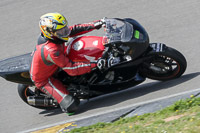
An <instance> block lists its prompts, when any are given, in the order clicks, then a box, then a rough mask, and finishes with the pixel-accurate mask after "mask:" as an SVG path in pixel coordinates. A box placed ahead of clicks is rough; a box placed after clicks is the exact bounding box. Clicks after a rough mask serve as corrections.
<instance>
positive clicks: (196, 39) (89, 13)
mask: <svg viewBox="0 0 200 133" xmlns="http://www.w3.org/2000/svg"><path fill="white" fill-rule="evenodd" d="M199 7H200V1H199V0H190V1H188V0H166V1H160V0H151V1H148V0H137V1H136V0H124V1H122V0H82V1H80V0H73V1H69V0H58V1H55V0H42V1H41V0H34V1H33V0H1V1H0V19H1V20H0V37H1V39H0V46H1V48H0V59H5V58H8V57H13V56H16V55H20V54H24V53H28V52H31V51H32V50H33V49H34V46H35V45H36V42H37V41H36V40H37V37H38V35H39V33H40V30H39V28H38V21H39V17H40V16H41V15H43V14H45V13H48V12H60V13H62V14H64V15H65V16H66V17H67V19H68V21H69V24H70V25H72V24H77V23H85V22H90V21H93V20H97V19H100V18H103V17H110V18H114V17H119V18H134V19H136V20H138V21H139V22H140V23H141V24H142V25H143V26H144V27H145V29H146V30H147V31H148V33H149V37H150V42H162V43H165V44H167V45H168V46H171V47H173V48H176V49H178V50H179V51H181V52H182V53H183V54H184V55H185V57H186V59H187V62H188V68H187V70H186V72H185V73H184V75H183V76H182V77H181V78H179V79H175V80H172V81H167V82H158V81H153V80H147V81H145V82H144V83H143V84H141V85H138V86H137V87H134V88H130V89H129V90H127V91H122V92H120V93H114V94H111V95H106V96H101V97H98V98H95V99H91V100H90V101H89V102H83V103H82V104H81V106H80V108H79V111H78V113H77V114H76V115H74V116H70V117H69V116H67V115H66V114H64V113H62V112H61V111H60V110H59V109H58V110H52V111H45V110H39V109H35V108H32V107H30V106H27V105H26V104H25V103H23V101H22V100H21V99H20V98H19V96H18V94H17V89H16V88H17V84H15V83H11V82H8V81H6V80H4V79H2V78H1V79H0V84H1V86H0V90H1V92H0V132H4V133H14V132H21V131H25V130H29V129H32V128H37V127H40V126H45V125H47V124H53V123H56V122H60V121H64V120H73V119H77V118H79V117H83V116H87V115H89V114H90V115H91V114H93V115H95V114H96V113H101V112H103V111H105V110H106V111H108V110H111V109H114V108H120V107H123V106H127V105H129V104H132V103H139V102H144V101H148V100H152V99H155V98H161V97H164V96H168V95H173V94H176V93H180V92H184V91H188V90H192V89H197V88H200V84H199V81H200V76H199V74H200V68H199V66H200V61H199V57H200V52H199V49H200V16H199V14H200V9H199ZM99 32H100V31H94V32H91V33H90V34H88V35H98V34H99Z"/></svg>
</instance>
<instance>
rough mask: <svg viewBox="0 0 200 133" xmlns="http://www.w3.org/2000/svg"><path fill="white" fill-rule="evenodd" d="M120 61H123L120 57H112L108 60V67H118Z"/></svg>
mask: <svg viewBox="0 0 200 133" xmlns="http://www.w3.org/2000/svg"><path fill="white" fill-rule="evenodd" d="M120 61H121V60H120V57H112V58H110V59H108V63H107V66H108V67H111V66H114V65H117V64H118V63H120Z"/></svg>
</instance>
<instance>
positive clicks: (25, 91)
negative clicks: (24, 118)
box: [17, 84, 59, 110]
mask: <svg viewBox="0 0 200 133" xmlns="http://www.w3.org/2000/svg"><path fill="white" fill-rule="evenodd" d="M30 87H31V86H29V85H24V84H18V87H17V89H18V94H19V96H20V98H21V99H22V100H23V101H24V102H25V103H26V104H28V105H29V106H32V107H34V108H38V109H47V110H51V109H55V108H58V107H59V106H56V107H54V106H51V107H43V106H33V105H30V104H29V103H28V101H27V97H28V96H34V95H35V92H34V91H33V90H31V89H30Z"/></svg>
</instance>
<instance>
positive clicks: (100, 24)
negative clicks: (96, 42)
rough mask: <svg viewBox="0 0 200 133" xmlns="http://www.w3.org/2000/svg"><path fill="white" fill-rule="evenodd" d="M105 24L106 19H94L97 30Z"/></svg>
mask: <svg viewBox="0 0 200 133" xmlns="http://www.w3.org/2000/svg"><path fill="white" fill-rule="evenodd" d="M104 24H105V21H104V20H103V19H101V20H97V21H94V27H95V29H97V30H98V29H100V28H101V27H102V25H104Z"/></svg>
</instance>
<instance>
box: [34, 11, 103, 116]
mask: <svg viewBox="0 0 200 133" xmlns="http://www.w3.org/2000/svg"><path fill="white" fill-rule="evenodd" d="M102 24H103V22H102V21H101V20H97V21H93V22H91V23H85V24H78V25H73V26H68V22H67V20H66V18H65V17H64V16H63V15H61V14H60V13H47V14H45V15H43V16H41V17H40V21H39V27H40V30H41V32H42V33H41V35H40V36H39V38H38V44H37V45H36V48H35V50H34V52H33V54H32V56H33V59H32V63H31V68H30V74H31V79H32V81H33V82H34V84H35V86H36V87H37V88H38V89H40V90H41V91H42V92H44V93H46V94H47V95H49V96H50V97H53V98H54V99H56V100H57V102H58V103H59V105H60V108H61V109H62V111H63V112H67V113H74V112H75V111H76V110H77V109H78V105H79V103H80V101H79V100H78V99H76V98H75V97H73V96H71V95H70V94H69V92H68V91H67V89H66V87H65V86H64V85H63V84H62V83H61V81H59V80H57V79H55V78H54V77H53V75H54V73H55V72H56V71H57V70H58V68H62V69H63V70H64V71H65V72H66V73H67V74H68V75H70V76H76V75H82V74H85V73H89V72H90V71H91V70H92V69H93V68H95V67H96V66H97V63H91V62H89V61H88V62H72V61H71V60H70V59H69V58H68V57H67V56H66V55H65V54H64V46H65V42H67V41H68V39H69V37H75V36H78V35H82V34H85V33H88V32H90V31H92V30H94V29H100V28H101V27H102ZM103 66H105V63H104V64H103Z"/></svg>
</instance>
